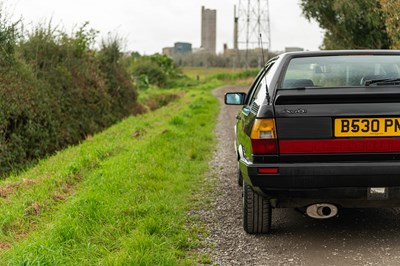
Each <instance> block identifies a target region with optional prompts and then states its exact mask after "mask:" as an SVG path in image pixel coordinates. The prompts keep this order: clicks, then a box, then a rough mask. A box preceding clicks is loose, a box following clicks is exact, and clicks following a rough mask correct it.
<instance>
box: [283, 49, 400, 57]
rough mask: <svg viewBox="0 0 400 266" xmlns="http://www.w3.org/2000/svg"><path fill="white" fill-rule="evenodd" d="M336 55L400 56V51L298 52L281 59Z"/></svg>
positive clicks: (285, 55) (290, 53)
mask: <svg viewBox="0 0 400 266" xmlns="http://www.w3.org/2000/svg"><path fill="white" fill-rule="evenodd" d="M335 55H400V50H319V51H296V52H287V53H283V54H280V55H279V57H312V56H335Z"/></svg>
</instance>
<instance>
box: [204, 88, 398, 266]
mask: <svg viewBox="0 0 400 266" xmlns="http://www.w3.org/2000/svg"><path fill="white" fill-rule="evenodd" d="M227 91H246V89H244V88H232V87H230V88H228V87H222V88H218V89H216V90H214V95H215V96H216V97H218V98H219V100H220V103H221V109H220V114H219V117H218V125H217V128H216V131H215V132H216V135H217V139H218V145H217V147H216V152H215V155H214V158H213V160H212V161H211V162H210V166H211V172H212V174H213V175H215V176H217V181H218V185H217V188H216V191H215V200H214V201H213V202H212V206H211V207H210V208H209V210H203V211H202V214H201V217H202V219H203V221H204V223H205V225H206V229H207V232H208V236H207V237H206V238H205V239H203V240H204V242H205V243H206V245H205V248H204V249H203V250H201V251H199V252H201V253H207V254H209V256H210V257H211V259H212V263H213V264H214V265H400V209H344V210H340V212H339V216H338V217H337V218H332V219H329V220H322V221H320V220H314V219H311V218H309V217H307V216H305V215H304V214H302V213H301V212H299V211H296V210H293V209H274V210H273V212H272V214H273V217H272V231H271V234H268V235H257V236H255V235H249V234H246V233H245V232H244V230H243V228H242V196H241V193H242V192H241V188H240V187H239V186H238V185H237V177H236V171H237V170H236V169H237V161H236V158H235V154H234V146H233V141H234V131H233V126H234V123H235V116H236V113H237V111H238V110H239V108H238V107H232V106H226V105H224V104H223V95H224V94H225V92H227Z"/></svg>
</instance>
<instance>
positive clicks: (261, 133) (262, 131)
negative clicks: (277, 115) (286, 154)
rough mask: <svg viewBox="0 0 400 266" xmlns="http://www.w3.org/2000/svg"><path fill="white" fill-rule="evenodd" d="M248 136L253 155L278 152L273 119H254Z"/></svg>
mask: <svg viewBox="0 0 400 266" xmlns="http://www.w3.org/2000/svg"><path fill="white" fill-rule="evenodd" d="M250 138H251V144H252V148H253V154H254V155H262V154H277V153H278V140H277V136H276V127H275V120H274V119H256V120H255V122H254V125H253V129H252V131H251V135H250Z"/></svg>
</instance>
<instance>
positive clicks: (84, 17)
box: [3, 0, 323, 54]
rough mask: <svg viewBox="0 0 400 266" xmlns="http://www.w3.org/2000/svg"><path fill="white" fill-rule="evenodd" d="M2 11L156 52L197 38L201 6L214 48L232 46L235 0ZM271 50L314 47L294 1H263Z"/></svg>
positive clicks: (90, 0)
mask: <svg viewBox="0 0 400 266" xmlns="http://www.w3.org/2000/svg"><path fill="white" fill-rule="evenodd" d="M3 2H4V6H3V10H5V11H6V13H7V14H8V15H9V16H11V17H12V18H13V19H14V20H17V19H19V18H22V21H23V23H24V25H25V28H28V29H29V27H33V26H35V25H38V24H39V23H42V24H43V23H44V22H46V23H48V22H49V21H50V20H51V24H52V25H53V26H58V27H59V28H62V29H64V31H65V32H67V33H71V32H72V31H73V30H76V29H77V28H79V26H81V25H83V23H85V22H89V27H90V28H93V29H95V30H98V31H99V32H100V33H99V39H101V38H106V37H107V36H108V34H111V35H112V36H118V37H119V38H122V39H123V43H124V50H126V51H137V52H139V53H140V54H154V53H161V51H162V48H163V47H171V46H173V45H174V43H175V42H189V43H192V46H193V48H196V47H200V42H201V35H200V34H201V7H202V6H204V7H205V8H209V9H215V10H217V52H218V53H220V52H222V50H223V44H224V43H226V44H227V45H228V47H230V48H232V47H233V17H234V5H238V4H239V0H108V1H105V0H5V1H3ZM269 11H270V29H271V50H272V51H282V50H284V48H285V47H293V46H294V47H302V48H304V49H305V50H318V47H319V46H320V45H321V44H322V37H323V31H322V30H321V29H320V28H319V27H318V24H317V23H316V22H315V21H312V22H309V21H308V20H306V19H305V18H304V16H303V15H302V14H301V8H300V6H299V0H269Z"/></svg>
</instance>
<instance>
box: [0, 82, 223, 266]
mask: <svg viewBox="0 0 400 266" xmlns="http://www.w3.org/2000/svg"><path fill="white" fill-rule="evenodd" d="M217 85H218V83H215V82H214V83H212V84H208V85H206V87H204V86H203V87H202V88H196V89H191V90H190V91H186V93H185V96H184V97H182V98H181V99H179V100H178V101H176V102H174V103H171V104H169V105H168V106H166V107H163V108H161V109H158V110H156V111H155V112H152V113H148V114H144V115H141V116H137V117H130V118H128V119H126V120H124V121H122V122H121V123H119V124H117V125H115V126H113V127H111V128H110V129H108V130H106V131H104V132H103V133H101V134H98V135H95V136H94V137H92V138H90V139H88V140H86V141H85V142H84V143H83V144H82V145H79V146H76V147H71V148H69V149H67V150H65V151H62V152H60V153H58V154H57V155H56V156H53V157H51V158H49V159H48V160H45V161H42V162H41V163H39V165H38V166H36V167H35V168H33V169H31V170H30V171H28V172H26V173H24V174H22V175H19V176H14V177H10V178H8V179H7V180H6V181H2V182H0V228H1V230H0V232H1V234H0V249H1V251H0V254H1V255H0V256H1V258H0V261H1V262H2V263H4V264H6V265H177V264H193V262H191V261H186V262H185V260H184V259H183V258H184V254H185V253H186V252H187V250H188V249H189V248H190V247H191V246H192V245H194V244H196V238H197V234H195V233H194V232H191V230H189V229H188V228H187V227H186V224H187V223H188V222H189V221H188V220H187V215H186V214H187V212H188V210H189V209H190V206H191V204H192V203H191V198H192V195H193V191H194V190H196V189H197V188H198V187H200V186H203V184H202V183H203V182H204V173H205V172H206V171H207V169H208V161H209V159H210V157H211V155H212V152H213V146H214V143H215V142H214V134H213V128H214V126H215V119H216V115H217V113H218V103H217V100H216V99H215V98H214V97H213V96H212V95H211V93H210V91H209V88H213V87H216V86H217ZM182 260H183V261H182Z"/></svg>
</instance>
